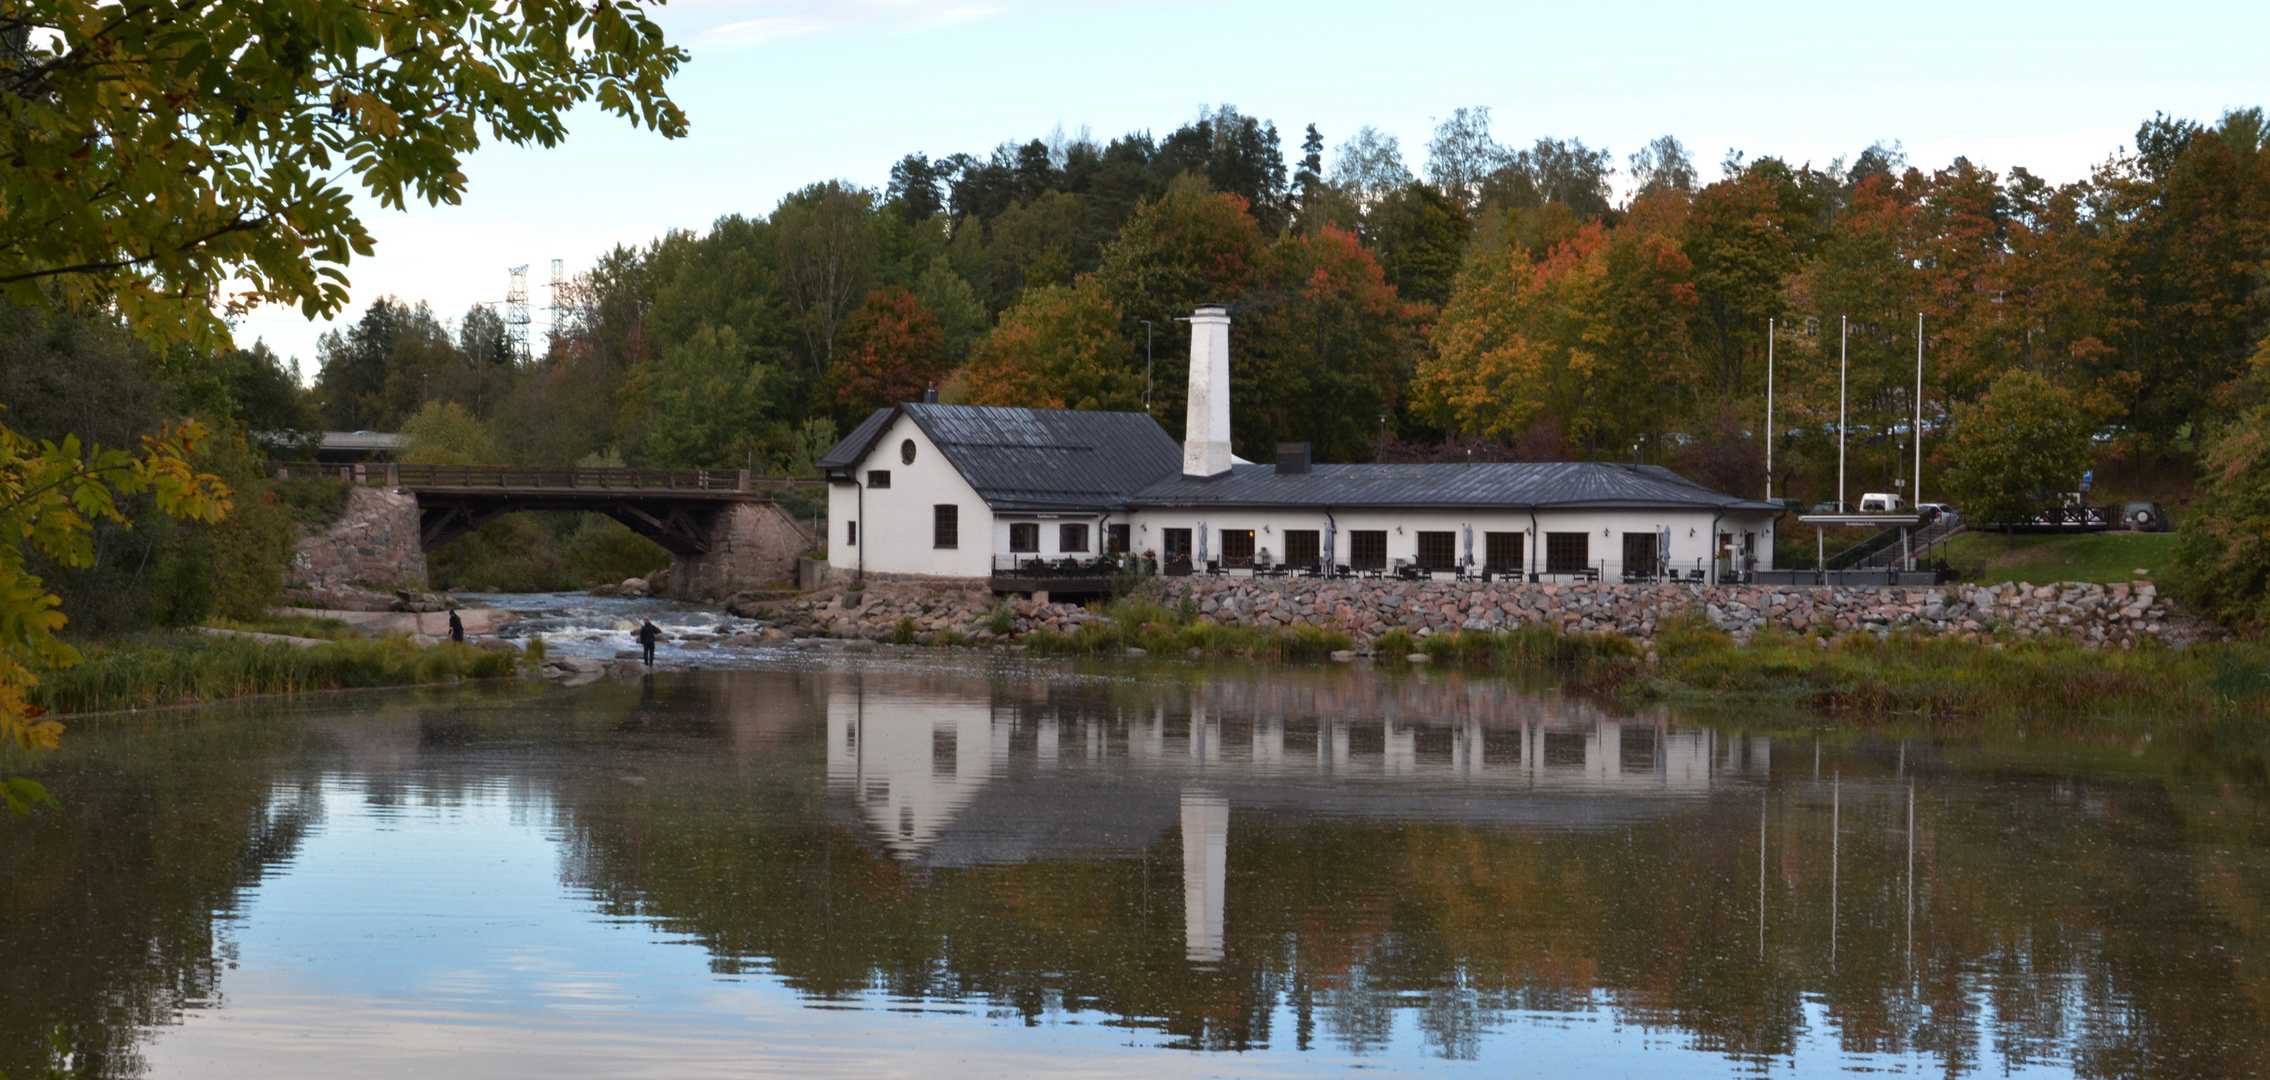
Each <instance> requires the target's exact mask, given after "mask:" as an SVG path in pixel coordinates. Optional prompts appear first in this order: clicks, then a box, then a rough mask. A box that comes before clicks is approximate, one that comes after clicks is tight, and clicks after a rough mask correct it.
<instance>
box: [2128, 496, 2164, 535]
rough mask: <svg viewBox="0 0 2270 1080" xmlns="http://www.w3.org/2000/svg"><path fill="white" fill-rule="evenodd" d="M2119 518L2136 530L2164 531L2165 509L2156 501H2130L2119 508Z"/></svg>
mask: <svg viewBox="0 0 2270 1080" xmlns="http://www.w3.org/2000/svg"><path fill="white" fill-rule="evenodd" d="M2120 519H2121V520H2122V521H2124V522H2126V523H2127V524H2128V527H2129V528H2131V529H2134V530H2136V531H2137V532H2166V531H2167V530H2168V515H2167V511H2165V510H2162V509H2160V504H2158V503H2156V502H2132V503H2129V504H2128V505H2127V506H2124V507H2121V508H2120Z"/></svg>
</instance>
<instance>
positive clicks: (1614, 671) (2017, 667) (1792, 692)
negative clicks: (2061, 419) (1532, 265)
mask: <svg viewBox="0 0 2270 1080" xmlns="http://www.w3.org/2000/svg"><path fill="white" fill-rule="evenodd" d="M1100 611H1101V614H1102V615H1103V616H1104V618H1103V619H1100V620H1097V621H1094V622H1090V623H1087V624H1085V625H1083V626H1081V627H1080V628H1079V629H1078V630H1077V631H1075V632H1073V633H1070V634H1062V633H1057V632H1054V631H1051V630H1046V629H1043V630H1036V631H1034V632H1032V633H1031V634H1029V635H1027V636H1026V637H1025V638H1024V642H1025V644H1026V647H1027V648H1028V649H1029V650H1030V651H1031V652H1033V653H1035V654H1039V655H1043V656H1099V655H1108V654H1116V653H1119V652H1121V651H1123V650H1126V649H1131V648H1139V649H1143V650H1145V651H1147V652H1149V653H1153V654H1158V655H1165V656H1176V657H1180V656H1184V655H1188V654H1189V651H1190V650H1192V649H1196V650H1199V655H1201V656H1204V657H1207V658H1215V659H1252V660H1264V661H1278V662H1288V661H1291V662H1298V661H1322V660H1325V659H1327V658H1328V657H1329V656H1330V655H1331V653H1332V652H1333V651H1334V650H1338V649H1346V648H1349V647H1350V643H1349V638H1348V635H1347V634H1346V633H1345V632H1343V631H1339V630H1323V629H1319V628H1316V627H1312V626H1289V627H1267V628H1261V627H1239V626H1221V625H1217V624H1215V623H1212V622H1207V621H1204V620H1202V619H1200V618H1199V617H1198V615H1197V613H1196V612H1195V611H1193V610H1191V609H1190V608H1188V607H1182V608H1176V607H1169V606H1165V605H1161V604H1158V603H1155V602H1150V601H1146V600H1142V599H1127V600H1121V601H1118V602H1116V603H1113V604H1109V605H1106V606H1104V607H1103V608H1101V609H1100ZM1372 652H1373V653H1374V654H1375V658H1376V659H1375V661H1374V662H1375V663H1378V664H1380V665H1382V666H1387V667H1394V666H1402V665H1407V664H1410V663H1411V661H1410V660H1408V659H1406V658H1407V657H1410V656H1414V655H1416V656H1423V657H1424V658H1425V661H1424V662H1426V663H1427V664H1429V665H1430V666H1432V667H1434V668H1436V669H1449V670H1463V671H1471V672H1476V673H1486V674H1490V675H1497V676H1504V677H1508V678H1514V679H1518V680H1520V681H1523V682H1536V681H1540V680H1543V681H1549V682H1552V683H1554V684H1557V685H1560V686H1563V687H1565V688H1567V689H1569V690H1572V691H1578V692H1583V693H1588V694H1595V695H1600V696H1607V697H1614V698H1619V699H1624V700H1628V701H1645V700H1676V701H1684V702H1689V703H1696V704H1702V703H1715V704H1731V705H1740V704H1743V703H1755V704H1760V705H1774V706H1784V707H1794V708H1801V709H1805V710H1810V711H1813V712H1819V713H1827V714H1831V715H1836V716H1840V717H1847V718H1861V719H1867V718H1883V717H1892V716H1909V717H1934V718H1936V717H1945V718H1958V717H1959V718H1984V717H2070V718H2074V719H2090V720H2098V719H2126V720H2140V721H2161V720H2184V719H2204V718H2208V717H2225V718H2228V717H2231V716H2246V717H2251V716H2254V715H2255V714H2257V713H2260V714H2264V715H2265V716H2270V648H2265V647H2263V646H2261V645H2256V644H2251V643H2244V642H2230V643H2211V644H2202V645H2195V646H2192V647H2191V648H2188V649H2181V650H2178V649H2170V648H2164V647H2160V646H2156V645H2155V646H2149V647H2145V648H2139V649H2134V650H2114V651H2098V650H2091V649H2086V648H2083V647H2081V646H2080V645H2077V644H2074V643H2071V642H2068V641H2064V640H2061V639H2056V638H2048V637H2043V638H2032V639H2026V640H2022V641H2015V642H2009V643H2006V644H2004V645H2003V646H2001V647H1999V648H1998V647H1996V646H1994V645H1993V644H1991V643H1978V642H1969V641H1963V640H1961V639H1959V638H1953V637H1936V638H1927V637H1921V636H1910V635H1894V636H1892V637H1890V638H1885V639H1881V640H1879V639H1877V638H1874V637H1872V636H1868V635H1853V636H1850V637H1848V638H1845V639H1842V640H1836V641H1827V642H1824V640H1823V639H1821V638H1817V637H1806V636H1800V635H1797V634H1794V633H1790V632H1788V631H1785V630H1769V631H1767V632H1764V633H1761V634H1759V635H1757V637H1756V638H1754V639H1753V640H1752V641H1750V642H1749V643H1748V644H1739V643H1737V642H1736V641H1735V640H1734V639H1733V638H1732V637H1730V636H1728V635H1727V634H1725V633H1724V632H1722V631H1719V630H1717V629H1715V628H1713V627H1711V626H1710V625H1709V624H1707V623H1705V622H1702V621H1700V620H1691V621H1687V622H1683V623H1674V624H1668V625H1665V626H1664V627H1662V628H1661V629H1660V630H1659V631H1658V633H1657V636H1656V639H1655V657H1654V659H1653V660H1650V659H1649V658H1648V657H1647V656H1646V655H1645V654H1644V652H1643V650H1642V649H1641V648H1640V647H1639V646H1638V645H1637V644H1636V643H1634V642H1633V641H1632V640H1630V639H1628V638H1625V637H1622V636H1620V635H1617V634H1572V633H1563V632H1561V631H1560V630H1559V629H1557V628H1553V627H1545V626H1526V627H1518V628H1515V629H1511V630H1505V631H1490V632H1483V631H1460V632H1457V633H1447V634H1435V635H1432V636H1429V637H1426V638H1417V637H1414V636H1413V635H1411V634H1409V633H1407V632H1405V631H1402V630H1395V631H1391V632H1389V633H1386V634H1383V635H1381V636H1380V637H1379V638H1377V639H1376V640H1374V641H1373V642H1372Z"/></svg>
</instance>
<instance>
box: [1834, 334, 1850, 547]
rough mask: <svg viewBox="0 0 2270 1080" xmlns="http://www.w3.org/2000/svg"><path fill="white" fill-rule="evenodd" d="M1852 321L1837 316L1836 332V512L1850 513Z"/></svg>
mask: <svg viewBox="0 0 2270 1080" xmlns="http://www.w3.org/2000/svg"><path fill="white" fill-rule="evenodd" d="M1851 331H1852V320H1851V319H1850V318H1849V317H1847V316H1843V315H1839V316H1837V330H1836V512H1837V513H1840V514H1845V513H1850V512H1851V510H1850V508H1849V507H1847V506H1846V505H1845V501H1844V386H1845V372H1846V369H1847V365H1846V363H1845V357H1846V355H1847V353H1846V349H1847V345H1846V342H1847V341H1849V340H1850V338H1851V336H1852V333H1851Z"/></svg>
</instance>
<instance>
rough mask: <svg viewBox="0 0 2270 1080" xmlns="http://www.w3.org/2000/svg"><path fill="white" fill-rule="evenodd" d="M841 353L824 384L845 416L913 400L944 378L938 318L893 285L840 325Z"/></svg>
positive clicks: (869, 296)
mask: <svg viewBox="0 0 2270 1080" xmlns="http://www.w3.org/2000/svg"><path fill="white" fill-rule="evenodd" d="M844 345H845V349H846V351H845V353H844V355H843V356H841V357H840V358H839V359H838V360H837V361H836V365H835V369H834V371H833V373H832V375H831V377H830V380H829V381H830V382H831V384H832V385H833V386H834V388H835V395H836V401H837V403H839V404H841V405H842V406H844V408H845V409H846V410H847V411H848V412H849V413H850V414H851V415H854V416H856V415H859V414H862V413H865V412H867V411H868V410H870V409H873V408H875V407H876V406H879V405H895V404H898V403H899V402H902V401H916V400H919V399H920V398H921V397H922V392H923V391H925V390H928V389H929V388H931V387H933V386H936V385H937V384H938V381H939V380H940V379H941V378H942V377H944V375H945V370H946V369H945V359H946V354H945V331H944V330H943V329H941V328H940V327H939V325H938V316H937V315H935V314H932V313H931V311H930V309H929V308H926V307H923V306H922V302H921V301H919V300H916V299H915V298H914V294H913V293H911V292H908V291H907V290H905V289H902V288H899V287H897V286H893V287H891V288H888V289H877V290H876V291H874V292H871V293H868V294H867V299H866V301H865V302H864V303H862V304H860V305H859V310H857V311H854V312H852V314H851V318H850V319H848V320H846V321H845V323H844Z"/></svg>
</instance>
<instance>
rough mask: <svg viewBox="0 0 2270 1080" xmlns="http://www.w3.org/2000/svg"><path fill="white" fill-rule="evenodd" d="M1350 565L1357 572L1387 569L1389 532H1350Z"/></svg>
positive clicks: (1373, 530)
mask: <svg viewBox="0 0 2270 1080" xmlns="http://www.w3.org/2000/svg"><path fill="white" fill-rule="evenodd" d="M1348 565H1349V566H1351V567H1353V568H1355V569H1357V570H1385V569H1387V530H1386V529H1357V530H1355V531H1353V532H1350V533H1349V534H1348Z"/></svg>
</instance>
